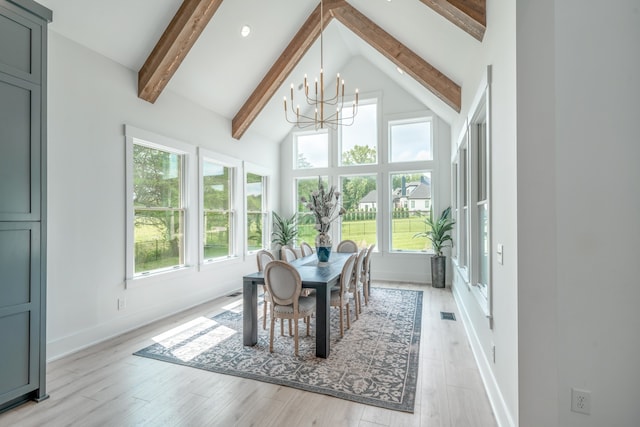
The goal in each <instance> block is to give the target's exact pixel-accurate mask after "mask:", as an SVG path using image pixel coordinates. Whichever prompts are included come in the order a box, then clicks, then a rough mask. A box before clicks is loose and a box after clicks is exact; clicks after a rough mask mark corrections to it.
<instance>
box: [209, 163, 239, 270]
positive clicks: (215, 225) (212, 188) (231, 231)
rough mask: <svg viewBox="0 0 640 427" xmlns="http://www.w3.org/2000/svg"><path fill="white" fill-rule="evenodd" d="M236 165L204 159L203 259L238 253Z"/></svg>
mask: <svg viewBox="0 0 640 427" xmlns="http://www.w3.org/2000/svg"><path fill="white" fill-rule="evenodd" d="M234 179H235V168H233V167H230V166H227V165H225V164H222V163H220V162H218V161H216V160H213V159H210V158H207V157H204V158H203V159H202V231H203V235H202V261H203V262H205V263H206V262H211V261H213V260H215V259H219V258H226V257H229V256H231V255H234V254H235V248H234V240H235V239H234V236H235V218H234V215H235V209H234V206H233V203H234V194H233V193H234V187H235V186H234V184H235V183H234Z"/></svg>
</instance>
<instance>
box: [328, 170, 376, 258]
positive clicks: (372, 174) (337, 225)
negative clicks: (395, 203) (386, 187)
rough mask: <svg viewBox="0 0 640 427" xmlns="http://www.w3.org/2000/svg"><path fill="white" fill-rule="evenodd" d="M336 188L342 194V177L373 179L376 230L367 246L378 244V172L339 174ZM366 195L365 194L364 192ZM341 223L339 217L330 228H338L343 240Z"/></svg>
mask: <svg viewBox="0 0 640 427" xmlns="http://www.w3.org/2000/svg"><path fill="white" fill-rule="evenodd" d="M354 166H355V165H354ZM336 178H337V181H338V183H337V188H338V189H339V190H340V192H341V193H342V194H344V191H343V188H344V187H343V185H344V179H353V178H373V180H374V181H375V184H376V193H377V198H376V211H375V216H376V219H375V221H374V222H375V225H376V232H375V242H367V247H368V246H370V245H371V244H372V243H375V245H376V246H378V242H379V240H380V239H379V235H380V232H379V214H380V209H379V208H378V206H380V191H379V188H380V179H379V178H380V177H379V175H378V173H376V172H374V171H370V172H365V171H361V172H360V173H350V174H340V175H338V176H337V177H336ZM365 196H366V194H365ZM342 225H343V221H342V218H340V219H339V220H337V221H336V222H335V224H332V226H331V228H334V227H335V228H336V229H337V230H338V235H339V236H340V240H344V239H345V237H344V236H343V233H342ZM350 240H353V239H352V238H350ZM355 242H356V243H358V244H359V241H357V240H356V241H355Z"/></svg>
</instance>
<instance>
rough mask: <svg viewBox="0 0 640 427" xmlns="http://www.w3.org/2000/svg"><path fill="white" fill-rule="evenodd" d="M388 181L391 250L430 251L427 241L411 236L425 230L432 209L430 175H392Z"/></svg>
mask: <svg viewBox="0 0 640 427" xmlns="http://www.w3.org/2000/svg"><path fill="white" fill-rule="evenodd" d="M390 178H391V179H390V187H389V188H390V189H391V197H390V202H389V207H390V208H391V209H390V215H389V217H390V218H391V250H392V251H428V250H430V248H431V242H430V241H429V240H428V239H424V238H420V239H414V238H413V236H414V235H415V234H416V233H419V232H423V231H426V229H425V227H426V225H425V223H424V219H425V217H427V216H428V215H429V212H430V211H431V208H432V191H431V189H432V182H431V173H430V172H403V173H393V174H391V175H390Z"/></svg>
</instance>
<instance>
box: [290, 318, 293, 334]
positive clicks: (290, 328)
mask: <svg viewBox="0 0 640 427" xmlns="http://www.w3.org/2000/svg"><path fill="white" fill-rule="evenodd" d="M289 336H290V337H292V336H293V333H292V332H291V319H289Z"/></svg>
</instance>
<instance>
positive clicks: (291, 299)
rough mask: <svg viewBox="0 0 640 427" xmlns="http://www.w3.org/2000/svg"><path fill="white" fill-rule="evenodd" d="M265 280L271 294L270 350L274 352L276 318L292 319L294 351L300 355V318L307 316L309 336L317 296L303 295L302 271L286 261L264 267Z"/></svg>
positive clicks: (273, 262)
mask: <svg viewBox="0 0 640 427" xmlns="http://www.w3.org/2000/svg"><path fill="white" fill-rule="evenodd" d="M264 281H265V286H266V287H267V291H268V292H269V294H270V295H271V299H272V301H273V303H272V304H271V327H270V335H269V352H270V353H272V352H273V329H274V324H275V319H292V320H293V323H294V334H293V340H294V349H295V350H294V353H295V355H296V356H297V355H298V320H299V319H304V318H306V320H307V336H309V325H310V323H311V322H310V319H309V318H310V317H311V314H312V313H313V312H315V310H316V299H315V297H302V296H300V293H301V292H302V280H301V279H300V273H298V270H296V269H295V267H293V266H292V265H290V264H288V263H286V262H285V261H272V262H270V263H269V264H267V266H266V267H265V269H264Z"/></svg>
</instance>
